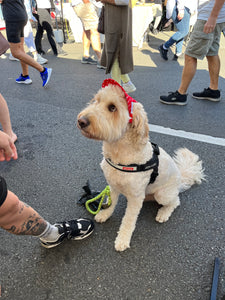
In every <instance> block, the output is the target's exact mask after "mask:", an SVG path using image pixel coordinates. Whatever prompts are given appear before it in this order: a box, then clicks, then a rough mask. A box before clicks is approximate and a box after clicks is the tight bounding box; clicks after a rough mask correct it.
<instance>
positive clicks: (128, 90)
mask: <svg viewBox="0 0 225 300" xmlns="http://www.w3.org/2000/svg"><path fill="white" fill-rule="evenodd" d="M123 88H124V90H125V92H126V93H128V94H129V93H132V92H135V91H136V87H135V85H134V84H133V83H132V82H131V81H128V82H126V83H123Z"/></svg>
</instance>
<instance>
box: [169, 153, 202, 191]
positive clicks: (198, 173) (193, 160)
mask: <svg viewBox="0 0 225 300" xmlns="http://www.w3.org/2000/svg"><path fill="white" fill-rule="evenodd" d="M173 160H174V161H175V163H176V165H177V167H178V168H179V170H180V173H181V186H180V192H183V191H185V190H187V189H189V188H190V187H191V186H192V185H193V184H195V183H197V184H200V183H201V182H202V180H205V175H204V169H203V167H202V161H201V160H199V157H198V155H196V154H195V153H193V152H191V151H190V150H188V149H187V148H179V149H177V150H176V151H175V155H174V157H173Z"/></svg>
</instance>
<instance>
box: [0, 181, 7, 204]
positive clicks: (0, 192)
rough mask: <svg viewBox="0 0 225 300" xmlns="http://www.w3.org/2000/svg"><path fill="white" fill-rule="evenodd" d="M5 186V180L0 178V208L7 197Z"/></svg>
mask: <svg viewBox="0 0 225 300" xmlns="http://www.w3.org/2000/svg"><path fill="white" fill-rule="evenodd" d="M7 193H8V191H7V185H6V182H5V179H4V178H3V177H1V176H0V207H1V205H2V204H3V203H4V201H5V199H6V197H7Z"/></svg>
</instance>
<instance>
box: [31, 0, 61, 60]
mask: <svg viewBox="0 0 225 300" xmlns="http://www.w3.org/2000/svg"><path fill="white" fill-rule="evenodd" d="M36 4H37V11H36V13H34V16H35V18H36V19H37V22H38V28H37V32H36V36H35V45H36V49H37V52H38V53H39V54H45V53H44V51H43V50H42V43H41V42H42V38H43V33H44V30H46V32H47V38H48V41H49V44H50V46H51V48H52V51H53V53H54V55H56V56H57V55H58V49H57V43H56V40H55V36H54V32H53V28H52V25H51V15H50V11H51V9H54V8H55V6H54V3H53V1H50V0H36Z"/></svg>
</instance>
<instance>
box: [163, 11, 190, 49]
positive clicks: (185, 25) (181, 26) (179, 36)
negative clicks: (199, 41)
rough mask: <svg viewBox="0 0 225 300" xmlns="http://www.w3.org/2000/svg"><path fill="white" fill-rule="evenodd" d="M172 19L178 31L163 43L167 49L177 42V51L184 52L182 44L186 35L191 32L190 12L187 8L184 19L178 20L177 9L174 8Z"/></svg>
mask: <svg viewBox="0 0 225 300" xmlns="http://www.w3.org/2000/svg"><path fill="white" fill-rule="evenodd" d="M172 19H173V21H174V24H175V26H176V28H177V31H176V32H175V33H174V34H173V35H172V37H171V38H170V39H169V40H168V41H167V42H166V43H165V44H164V45H163V46H164V48H165V49H168V48H170V47H171V46H172V45H173V44H174V43H176V53H181V52H182V45H183V41H184V38H185V36H186V35H187V34H188V32H189V24H190V13H189V12H188V11H187V9H186V8H185V10H184V17H183V19H182V20H180V21H178V20H177V10H176V9H174V10H173V14H172Z"/></svg>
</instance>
